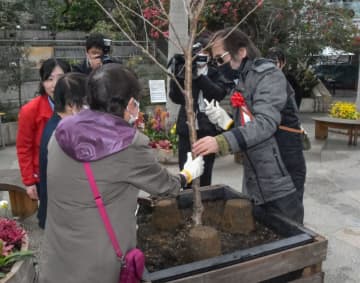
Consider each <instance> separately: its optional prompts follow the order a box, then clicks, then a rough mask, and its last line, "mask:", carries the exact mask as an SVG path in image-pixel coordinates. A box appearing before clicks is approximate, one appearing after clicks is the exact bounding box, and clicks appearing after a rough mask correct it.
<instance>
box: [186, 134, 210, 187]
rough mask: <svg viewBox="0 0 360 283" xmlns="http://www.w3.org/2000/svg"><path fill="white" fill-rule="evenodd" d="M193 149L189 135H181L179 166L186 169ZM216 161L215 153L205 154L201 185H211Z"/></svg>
mask: <svg viewBox="0 0 360 283" xmlns="http://www.w3.org/2000/svg"><path fill="white" fill-rule="evenodd" d="M189 151H191V146H190V140H189V137H188V136H182V135H179V168H180V170H182V169H184V164H185V162H186V159H187V153H188V152H189ZM214 162H215V154H209V155H206V156H204V163H205V164H204V173H203V174H202V175H201V176H200V186H209V185H211V175H212V170H213V167H214Z"/></svg>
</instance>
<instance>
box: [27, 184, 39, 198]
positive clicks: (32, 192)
mask: <svg viewBox="0 0 360 283" xmlns="http://www.w3.org/2000/svg"><path fill="white" fill-rule="evenodd" d="M25 189H26V193H27V195H28V196H29V198H31V199H33V200H38V199H39V197H38V194H37V190H36V185H31V186H26V188H25Z"/></svg>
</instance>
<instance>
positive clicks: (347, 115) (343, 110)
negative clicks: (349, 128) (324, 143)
mask: <svg viewBox="0 0 360 283" xmlns="http://www.w3.org/2000/svg"><path fill="white" fill-rule="evenodd" d="M330 116H331V117H334V118H342V119H350V120H357V119H360V112H358V111H357V110H356V105H355V103H350V102H343V101H336V102H334V103H333V104H332V105H331V108H330Z"/></svg>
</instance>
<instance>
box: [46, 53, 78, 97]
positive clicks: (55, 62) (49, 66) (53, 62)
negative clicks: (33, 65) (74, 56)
mask: <svg viewBox="0 0 360 283" xmlns="http://www.w3.org/2000/svg"><path fill="white" fill-rule="evenodd" d="M56 66H59V67H60V68H61V69H62V70H63V72H64V73H68V72H70V70H71V67H70V65H69V63H68V62H66V61H64V60H61V59H56V58H50V59H47V60H45V61H44V62H43V63H42V65H41V67H40V70H39V73H40V87H39V92H40V94H45V88H44V86H43V82H44V81H46V80H47V79H48V78H49V77H50V75H51V73H52V71H53V70H54V69H55V67H56Z"/></svg>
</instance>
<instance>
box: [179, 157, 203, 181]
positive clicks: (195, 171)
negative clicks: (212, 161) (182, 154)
mask: <svg viewBox="0 0 360 283" xmlns="http://www.w3.org/2000/svg"><path fill="white" fill-rule="evenodd" d="M180 173H181V174H183V175H184V176H185V178H186V182H187V183H188V184H189V183H191V182H192V180H193V179H196V178H198V177H200V176H201V175H202V173H204V160H203V157H202V156H198V157H196V158H195V159H192V154H191V152H188V153H187V160H186V162H185V164H184V169H183V170H181V172H180Z"/></svg>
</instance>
